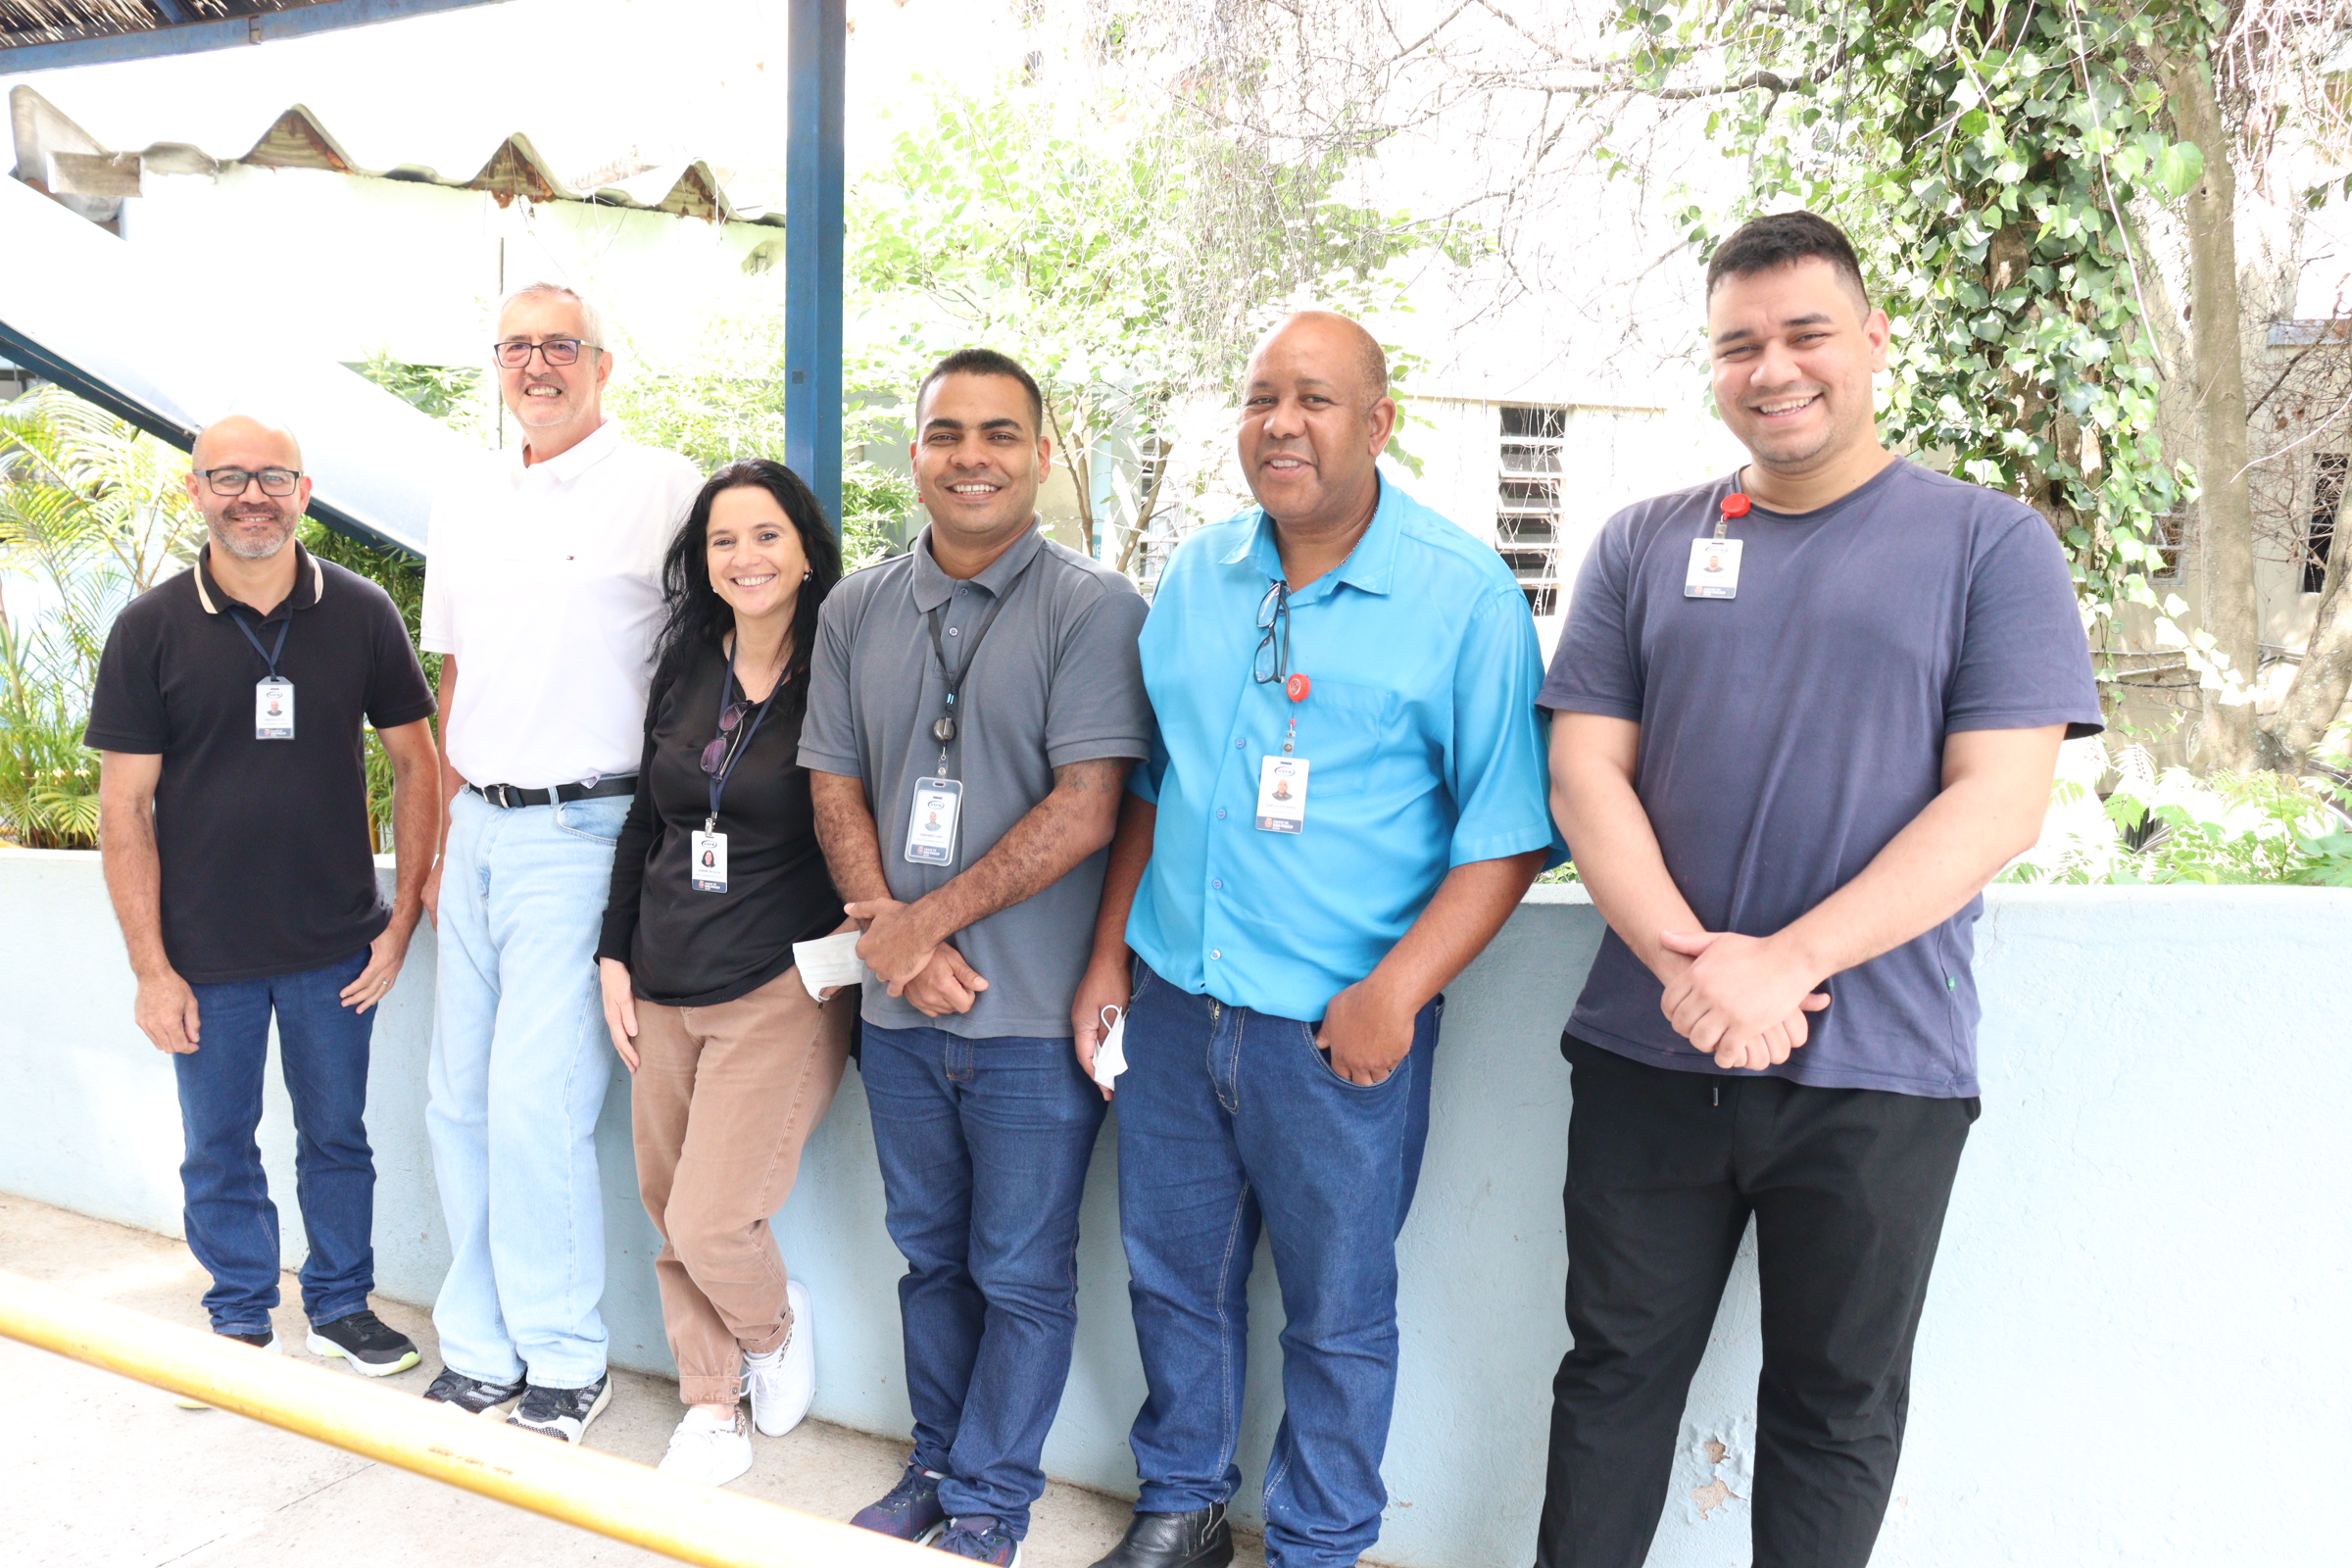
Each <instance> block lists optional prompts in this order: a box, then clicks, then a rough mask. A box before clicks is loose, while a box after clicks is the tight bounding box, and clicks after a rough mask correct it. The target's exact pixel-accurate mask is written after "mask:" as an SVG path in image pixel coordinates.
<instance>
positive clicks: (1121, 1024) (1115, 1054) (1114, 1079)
mask: <svg viewBox="0 0 2352 1568" xmlns="http://www.w3.org/2000/svg"><path fill="white" fill-rule="evenodd" d="M1126 1070H1127V1014H1126V1013H1124V1012H1122V1011H1120V1010H1119V1009H1118V1008H1117V1007H1104V1008H1103V1038H1102V1039H1101V1040H1099V1041H1097V1042H1096V1044H1095V1082H1096V1083H1098V1084H1100V1085H1101V1086H1102V1087H1103V1088H1104V1089H1115V1088H1117V1087H1118V1083H1119V1074H1121V1073H1123V1072H1125V1071H1126Z"/></svg>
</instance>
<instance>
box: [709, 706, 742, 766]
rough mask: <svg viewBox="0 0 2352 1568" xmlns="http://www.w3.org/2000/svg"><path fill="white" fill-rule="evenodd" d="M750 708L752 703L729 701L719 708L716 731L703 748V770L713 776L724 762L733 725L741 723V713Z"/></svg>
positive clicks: (733, 732) (733, 731)
mask: <svg viewBox="0 0 2352 1568" xmlns="http://www.w3.org/2000/svg"><path fill="white" fill-rule="evenodd" d="M750 711H752V705H751V704H749V703H729V704H728V705H727V706H726V707H725V708H723V709H721V710H720V711H719V714H718V733H717V734H716V735H713V736H711V744H710V745H708V746H706V747H704V748H703V771H704V772H706V773H709V774H711V775H712V776H713V777H715V776H716V775H717V773H718V770H719V768H720V766H722V765H723V764H724V763H725V762H726V760H727V742H729V741H731V740H733V739H734V738H735V726H736V725H738V724H740V723H742V722H743V715H744V714H746V713H748V712H750Z"/></svg>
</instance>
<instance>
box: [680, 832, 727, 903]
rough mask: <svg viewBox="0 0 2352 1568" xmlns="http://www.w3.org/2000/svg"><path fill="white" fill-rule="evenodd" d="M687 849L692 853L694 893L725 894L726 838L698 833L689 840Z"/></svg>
mask: <svg viewBox="0 0 2352 1568" xmlns="http://www.w3.org/2000/svg"><path fill="white" fill-rule="evenodd" d="M688 848H690V849H691V850H692V851H693V852H694V891H695V892H697V893H724V892H726V891H727V836H726V835H725V834H724V833H704V832H699V831H698V832H696V833H695V834H694V835H693V836H692V837H691V839H690V840H689V843H688Z"/></svg>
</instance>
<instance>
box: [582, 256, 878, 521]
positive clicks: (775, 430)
mask: <svg viewBox="0 0 2352 1568" xmlns="http://www.w3.org/2000/svg"><path fill="white" fill-rule="evenodd" d="M785 385H786V378H785V372H784V317H783V310H782V302H781V300H778V301H777V302H776V308H775V309H773V310H771V311H767V312H764V313H755V314H753V315H750V316H747V317H743V318H737V319H724V320H721V321H718V322H714V323H713V324H712V325H711V327H710V328H709V329H707V330H706V331H705V333H704V334H703V342H702V346H701V349H700V351H699V352H698V353H697V354H696V355H695V357H694V359H693V362H692V363H691V364H690V365H686V366H682V367H676V368H656V369H653V370H651V371H641V372H640V373H638V374H636V375H634V376H630V377H628V378H626V379H621V378H617V377H616V378H615V379H614V381H613V385H612V386H611V387H609V388H608V389H607V392H606V399H605V401H606V406H607V407H608V408H610V409H611V410H612V411H613V417H614V418H616V419H618V420H620V422H621V423H622V425H623V426H625V427H626V428H627V430H628V432H629V434H630V435H632V436H634V437H635V438H636V439H638V440H640V441H643V442H646V443H647V444H648V445H651V446H659V447H667V448H669V449H670V450H671V451H673V452H682V453H684V454H685V455H686V456H687V457H689V458H691V459H693V460H694V462H695V464H696V465H697V466H700V467H701V468H702V469H703V471H704V472H706V473H710V472H715V471H716V470H717V469H719V468H720V467H723V466H725V465H727V464H729V463H733V462H735V461H736V460H737V459H739V458H768V459H772V460H773V461H775V462H777V463H782V462H784V453H785V447H784V393H785ZM879 418H880V416H879V415H878V414H877V413H876V412H874V411H870V410H861V409H850V410H848V411H846V412H845V415H844V418H843V431H842V445H843V448H844V451H843V462H842V470H841V516H840V518H839V519H838V521H839V522H840V524H841V551H842V560H843V562H844V564H848V565H853V566H855V565H862V564H865V563H867V562H871V561H878V560H880V559H881V558H882V557H884V556H886V555H890V554H893V553H894V552H896V551H897V550H899V549H900V548H901V547H902V545H903V544H904V541H905V540H906V538H907V533H908V532H909V529H908V527H907V520H908V518H910V517H911V516H912V515H913V513H914V485H913V483H912V482H911V481H910V480H908V479H907V476H906V475H904V474H901V473H894V472H891V471H890V470H888V469H886V468H883V467H881V466H878V465H876V464H873V463H870V462H867V461H866V460H865V458H864V456H863V455H862V451H861V449H862V448H863V446H864V444H865V442H866V441H867V440H869V439H871V438H872V436H873V434H874V432H875V430H876V428H877V423H878V420H879Z"/></svg>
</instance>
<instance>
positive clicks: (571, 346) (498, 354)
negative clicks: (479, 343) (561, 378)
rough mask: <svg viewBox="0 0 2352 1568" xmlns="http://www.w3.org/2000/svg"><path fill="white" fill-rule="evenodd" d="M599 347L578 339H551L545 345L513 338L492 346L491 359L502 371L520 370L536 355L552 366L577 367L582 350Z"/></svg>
mask: <svg viewBox="0 0 2352 1568" xmlns="http://www.w3.org/2000/svg"><path fill="white" fill-rule="evenodd" d="M597 347H600V345H598V344H595V343H583V342H581V341H580V340H579V339H578V338H576V337H551V338H549V339H548V340H547V341H546V342H544V343H525V342H524V341H522V339H520V338H513V337H511V338H508V339H507V340H506V341H505V342H503V343H493V344H491V345H490V358H491V361H492V362H493V363H494V364H496V365H497V366H498V367H499V368H501V369H505V370H519V369H521V368H523V367H525V366H527V365H529V364H530V363H531V356H532V355H534V354H536V355H538V356H539V358H541V359H542V360H545V361H546V362H547V363H548V364H550V365H577V364H579V363H580V350H582V349H593V348H597Z"/></svg>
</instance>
